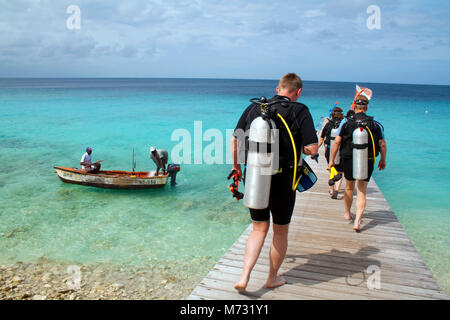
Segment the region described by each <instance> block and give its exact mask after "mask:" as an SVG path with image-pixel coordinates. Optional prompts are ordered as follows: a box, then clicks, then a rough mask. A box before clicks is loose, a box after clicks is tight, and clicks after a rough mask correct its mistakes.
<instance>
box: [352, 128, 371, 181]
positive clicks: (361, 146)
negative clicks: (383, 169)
mask: <svg viewBox="0 0 450 320" xmlns="http://www.w3.org/2000/svg"><path fill="white" fill-rule="evenodd" d="M352 140H353V145H352V148H353V179H355V180H365V179H367V178H368V176H369V168H368V165H369V161H368V157H369V145H368V143H369V134H368V133H367V130H366V129H364V128H363V127H358V128H356V129H355V130H354V131H353V135H352Z"/></svg>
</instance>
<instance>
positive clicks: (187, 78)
mask: <svg viewBox="0 0 450 320" xmlns="http://www.w3.org/2000/svg"><path fill="white" fill-rule="evenodd" d="M0 79H1V80H8V79H54V80H58V79H61V80H63V79H66V80H67V79H179V80H182V79H185V80H248V81H249V80H251V81H279V79H255V78H208V77H0ZM302 81H307V82H337V83H355V84H358V83H369V84H396V85H418V86H420V85H424V86H450V84H431V83H402V82H372V81H336V80H305V79H302Z"/></svg>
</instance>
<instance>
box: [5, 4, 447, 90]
mask: <svg viewBox="0 0 450 320" xmlns="http://www.w3.org/2000/svg"><path fill="white" fill-rule="evenodd" d="M71 5H75V6H77V7H78V8H79V9H80V15H79V17H80V19H79V21H80V24H79V28H73V22H74V21H76V20H74V19H73V17H74V16H73V14H74V12H73V11H71V12H69V13H67V9H68V7H69V6H71ZM373 6H376V7H377V8H378V9H379V13H380V14H379V15H376V16H375V15H374V14H375V11H371V10H368V9H369V8H370V7H373ZM449 16H450V2H449V1H434V0H427V1H425V0H421V1H417V0H407V1H405V0H397V1H392V0H353V1H350V0H326V1H304V0H283V1H278V0H272V1H268V0H246V1H244V0H227V1H223V0H117V1H115V0H98V1H94V0H58V1H55V0H52V1H51V0H10V1H6V0H0V77H165V78H166V77H168V78H243V79H279V78H280V76H282V75H283V74H285V73H287V72H296V73H298V74H299V75H300V76H301V77H302V79H304V80H319V81H350V82H353V81H355V82H356V81H358V82H383V83H417V84H445V85H449V84H450V72H449V71H450V41H449V31H450V19H449V18H448V17H449ZM68 20H69V22H71V23H72V24H70V23H69V26H71V27H68ZM368 20H369V22H368ZM374 22H379V24H378V26H379V28H375V29H374V28H372V27H370V28H369V27H368V24H369V25H370V26H372V25H373V23H374Z"/></svg>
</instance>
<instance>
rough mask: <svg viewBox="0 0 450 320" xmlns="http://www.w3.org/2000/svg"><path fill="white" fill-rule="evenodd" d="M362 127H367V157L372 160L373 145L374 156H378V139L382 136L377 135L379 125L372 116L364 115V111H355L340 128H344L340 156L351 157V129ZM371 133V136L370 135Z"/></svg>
mask: <svg viewBox="0 0 450 320" xmlns="http://www.w3.org/2000/svg"><path fill="white" fill-rule="evenodd" d="M359 127H363V128H364V129H366V130H367V129H369V130H370V133H369V142H368V150H369V157H368V158H369V159H372V160H373V157H374V147H375V157H376V156H378V154H379V152H380V147H379V144H378V140H379V139H381V138H382V137H379V134H378V132H379V130H380V129H379V127H378V124H377V122H376V121H375V120H374V119H373V117H371V116H368V115H366V114H365V113H364V112H359V113H355V115H353V116H352V117H349V118H347V122H346V123H345V127H343V128H342V129H341V130H344V132H343V135H342V146H341V156H342V157H344V158H351V157H352V155H353V151H352V149H353V131H354V130H355V129H356V128H359ZM370 135H372V137H373V141H372V137H370Z"/></svg>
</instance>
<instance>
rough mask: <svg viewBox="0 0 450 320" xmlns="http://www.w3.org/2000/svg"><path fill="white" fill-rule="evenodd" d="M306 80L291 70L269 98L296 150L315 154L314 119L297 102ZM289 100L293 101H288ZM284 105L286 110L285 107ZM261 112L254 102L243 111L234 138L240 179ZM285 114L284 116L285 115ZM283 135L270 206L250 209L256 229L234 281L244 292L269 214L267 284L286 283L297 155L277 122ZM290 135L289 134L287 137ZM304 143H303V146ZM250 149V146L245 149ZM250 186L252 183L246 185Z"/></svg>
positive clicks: (272, 184)
mask: <svg viewBox="0 0 450 320" xmlns="http://www.w3.org/2000/svg"><path fill="white" fill-rule="evenodd" d="M302 88H303V83H302V80H301V79H300V77H299V76H298V75H296V74H295V73H288V74H286V75H285V76H283V77H282V78H281V80H280V81H279V83H278V86H277V87H276V93H277V95H275V96H274V97H273V98H271V99H269V101H274V100H279V101H280V103H277V104H274V105H273V106H274V107H275V108H277V111H278V112H280V113H283V114H284V116H285V121H286V123H287V125H288V126H289V128H290V130H291V132H292V135H293V138H294V141H295V145H296V146H298V147H297V148H296V149H297V154H298V155H300V154H301V152H303V154H305V155H315V154H317V150H318V146H317V143H318V140H317V135H316V130H315V127H314V122H313V120H312V117H311V114H310V112H309V110H308V108H307V107H306V106H305V105H304V104H301V103H296V101H297V99H298V98H299V97H300V95H301V93H302ZM286 101H290V102H288V103H286ZM283 108H285V109H284V110H282V109H283ZM259 116H260V113H259V107H258V106H257V105H256V104H251V105H250V106H249V107H247V109H246V110H245V111H244V113H243V114H242V116H241V118H240V119H239V122H238V124H237V126H236V129H235V131H234V134H233V137H232V139H231V156H232V159H233V170H236V171H237V172H238V178H239V180H240V179H241V177H242V170H241V165H240V161H239V159H238V154H241V153H240V151H242V149H243V148H245V145H246V144H245V139H243V136H244V137H245V135H244V134H242V133H243V132H246V133H248V130H249V128H250V124H251V123H252V121H253V120H254V119H256V118H257V117H259ZM284 116H283V117H284ZM277 128H278V129H279V131H280V132H279V133H280V134H279V136H280V146H279V159H280V160H279V165H280V170H279V171H278V173H277V174H275V175H273V176H272V180H271V187H270V197H269V206H268V207H267V208H265V209H249V210H250V216H251V219H252V225H253V230H252V232H251V233H250V235H249V237H248V240H247V245H246V249H245V256H244V266H243V270H242V274H241V277H240V279H239V281H238V282H237V283H236V284H235V285H234V287H235V289H237V290H238V291H240V292H242V291H244V290H245V289H246V287H247V284H248V281H249V279H250V273H251V272H252V270H253V267H254V266H255V264H256V261H257V260H258V257H259V254H260V252H261V249H262V247H263V245H264V241H265V238H266V235H267V232H268V230H269V227H270V215H271V214H272V221H273V239H272V244H271V248H270V253H269V259H270V269H269V275H268V277H267V281H266V287H267V288H275V287H278V286H281V285H283V284H285V283H286V280H285V279H284V278H283V277H282V276H280V275H278V270H279V268H280V266H281V264H282V262H283V260H284V258H285V255H286V250H287V246H288V230H289V223H290V221H291V217H292V212H293V210H294V205H295V190H292V187H293V186H292V180H293V171H294V169H293V168H294V164H293V163H294V161H293V159H294V157H293V147H292V144H291V140H288V142H286V143H283V136H284V137H286V136H287V129H286V128H285V127H284V126H283V124H279V123H278V124H277ZM287 139H289V138H287ZM301 146H303V147H301ZM246 151H248V150H246ZM246 188H250V185H248V186H246Z"/></svg>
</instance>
